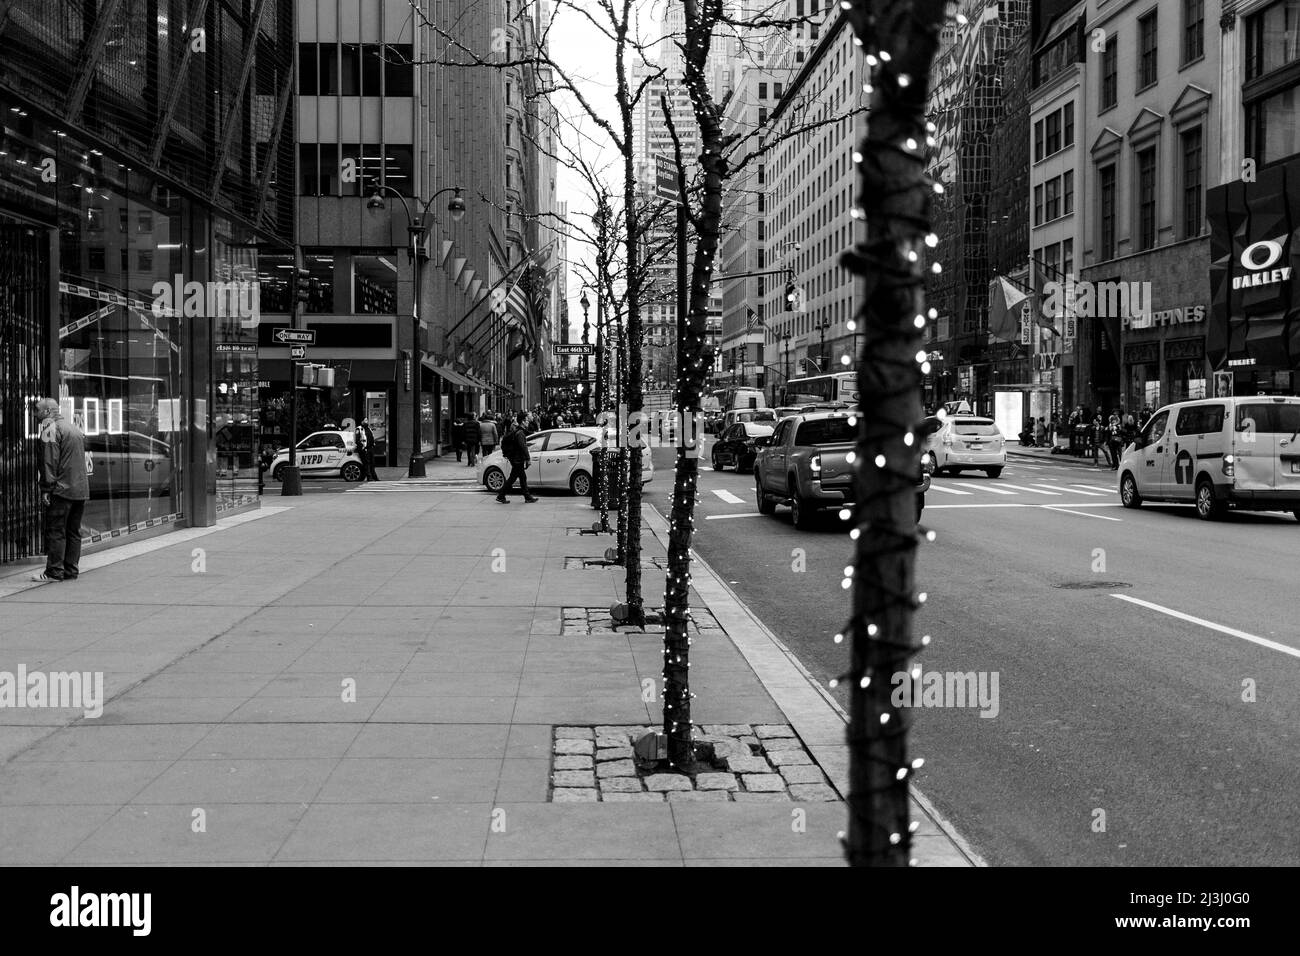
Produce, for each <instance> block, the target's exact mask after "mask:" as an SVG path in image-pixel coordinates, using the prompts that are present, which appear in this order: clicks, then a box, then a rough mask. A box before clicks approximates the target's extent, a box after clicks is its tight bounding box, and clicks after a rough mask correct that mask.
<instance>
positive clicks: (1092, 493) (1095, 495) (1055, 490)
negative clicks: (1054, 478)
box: [1034, 485, 1101, 498]
mask: <svg viewBox="0 0 1300 956" xmlns="http://www.w3.org/2000/svg"><path fill="white" fill-rule="evenodd" d="M1034 487H1035V488H1046V489H1047V490H1048V491H1050V492H1051V493H1052V494H1054V495H1059V494H1062V493H1063V492H1062V491H1061V490H1059V489H1060V488H1061V486H1060V485H1057V486H1056V487H1052V486H1051V485H1034ZM1069 491H1070V494H1072V495H1073V494H1080V495H1086V496H1088V497H1090V498H1100V497H1101V495H1099V494H1098V493H1097V492H1095V491H1074V490H1069Z"/></svg>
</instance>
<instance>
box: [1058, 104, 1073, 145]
mask: <svg viewBox="0 0 1300 956" xmlns="http://www.w3.org/2000/svg"><path fill="white" fill-rule="evenodd" d="M1073 145H1074V104H1073V103H1066V104H1065V106H1064V107H1062V109H1061V146H1062V148H1064V147H1066V146H1073Z"/></svg>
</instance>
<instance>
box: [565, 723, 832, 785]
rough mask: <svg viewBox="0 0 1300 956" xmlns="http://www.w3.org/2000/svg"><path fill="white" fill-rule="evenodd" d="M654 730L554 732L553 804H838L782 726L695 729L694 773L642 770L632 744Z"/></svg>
mask: <svg viewBox="0 0 1300 956" xmlns="http://www.w3.org/2000/svg"><path fill="white" fill-rule="evenodd" d="M658 729H659V728H657V727H647V726H644V725H642V726H627V725H610V726H605V725H597V726H594V727H593V726H582V725H573V724H569V725H561V726H557V727H553V728H552V734H551V777H550V788H549V791H548V795H549V798H550V800H551V801H552V802H553V803H574V802H586V803H596V802H601V803H662V802H664V801H665V800H666V801H668V802H669V803H676V802H679V801H691V802H694V801H711V802H716V803H727V802H730V803H767V802H780V803H786V802H789V801H801V802H826V801H836V800H839V799H841V798H840V795H839V794H838V793H837V792H836V790H835V787H834V785H833V784H832V783H831V782H830V780H828V779H827V777H826V774H825V773H823V772H822V769H821V768H820V767H819V766H818V765H817V762H816V761H815V760H814V759H813V757H812V755H811V754H810V753H809V752H808V750H807V748H806V747H804V745H803V742H802V741H801V740H800V739H799V737H798V736H797V735H796V734H795V732H794V730H793V728H791V727H790V726H789V725H786V724H705V725H703V726H699V727H696V728H695V734H694V736H695V748H696V758H697V766H696V768H695V770H694V771H693V772H691V773H679V772H676V771H671V770H669V769H668V768H667V767H666V766H659V765H658V764H653V763H645V762H642V761H640V760H638V759H637V758H636V756H635V753H634V750H633V745H634V744H635V742H636V741H637V739H638V738H640V737H641V736H642V735H643V734H646V733H649V732H651V731H657V730H658Z"/></svg>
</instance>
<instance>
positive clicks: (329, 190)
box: [298, 143, 415, 196]
mask: <svg viewBox="0 0 1300 956" xmlns="http://www.w3.org/2000/svg"><path fill="white" fill-rule="evenodd" d="M414 176H415V162H414V158H413V154H412V148H411V147H410V146H407V145H387V146H378V145H373V144H367V143H344V144H343V145H342V146H340V145H339V144H338V143H299V144H298V194H299V195H301V196H364V195H368V194H369V193H371V192H373V191H374V189H375V187H376V186H378V185H380V184H381V183H382V184H383V185H386V186H391V187H393V188H394V189H396V190H397V191H398V192H399V193H401V194H402V195H403V196H409V195H411V186H412V184H413V183H414V182H415V179H414Z"/></svg>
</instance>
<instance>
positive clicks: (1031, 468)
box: [1016, 461, 1043, 471]
mask: <svg viewBox="0 0 1300 956" xmlns="http://www.w3.org/2000/svg"><path fill="white" fill-rule="evenodd" d="M1016 467H1017V468H1025V469H1027V470H1029V471H1042V470H1043V466H1042V465H1026V464H1024V463H1023V462H1019V461H1018V462H1016Z"/></svg>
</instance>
